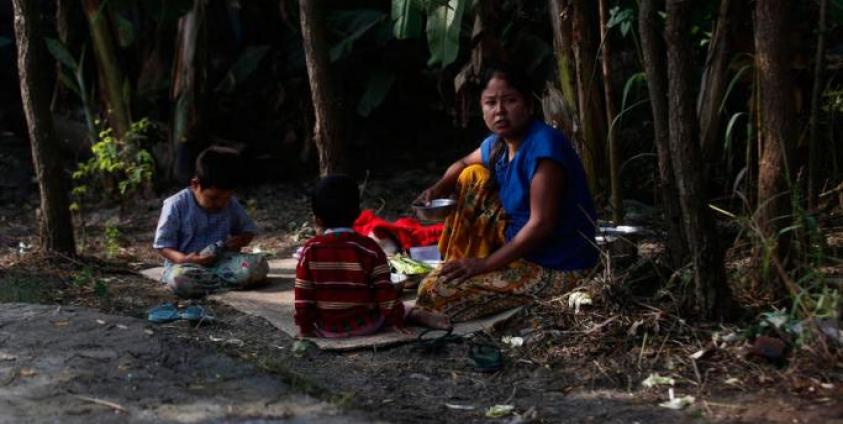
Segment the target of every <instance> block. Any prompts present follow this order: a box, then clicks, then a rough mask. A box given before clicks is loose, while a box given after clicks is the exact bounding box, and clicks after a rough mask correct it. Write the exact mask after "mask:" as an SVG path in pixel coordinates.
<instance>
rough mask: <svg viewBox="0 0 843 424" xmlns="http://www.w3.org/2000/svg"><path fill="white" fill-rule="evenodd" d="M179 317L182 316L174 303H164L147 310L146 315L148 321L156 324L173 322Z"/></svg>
mask: <svg viewBox="0 0 843 424" xmlns="http://www.w3.org/2000/svg"><path fill="white" fill-rule="evenodd" d="M179 318H181V316H180V315H179V310H178V309H176V305H173V304H172V303H162V304H160V305H158V306H156V307H154V308H152V309H150V310H149V311H147V316H146V319H147V321H149V322H154V323H156V324H161V323H165V322H172V321H175V320H177V319H179Z"/></svg>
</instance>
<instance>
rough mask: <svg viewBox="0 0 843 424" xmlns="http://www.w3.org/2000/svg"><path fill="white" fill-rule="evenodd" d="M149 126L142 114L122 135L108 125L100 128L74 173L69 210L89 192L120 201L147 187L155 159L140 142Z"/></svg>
mask: <svg viewBox="0 0 843 424" xmlns="http://www.w3.org/2000/svg"><path fill="white" fill-rule="evenodd" d="M152 130H153V125H152V124H151V122H150V121H149V119H147V118H143V119H141V120H140V121H137V122H133V123H132V125H131V126H130V128H129V131H128V132H126V134H125V135H124V136H123V137H121V138H118V137H117V136H116V135H115V134H114V131H113V130H112V129H111V128H106V129H105V130H103V131H101V132H100V134H99V141H97V142H96V143H94V145H93V146H91V152H92V153H93V156H92V157H91V158H90V159H88V160H87V161H86V162H82V163H80V164H79V165H78V167H77V168H76V171H75V172H74V173H73V180H74V181H75V182H76V183H77V184H76V186H75V187H74V188H73V191H72V194H73V196H74V197H75V201H74V202H73V203H72V204H71V210H73V211H77V212H78V211H80V208H81V201H82V199H84V198H85V197H86V196H88V195H89V194H90V193H92V192H95V193H106V194H108V195H112V196H116V197H118V198H119V200H120V201H121V202H122V201H125V200H127V199H129V198H130V197H132V196H133V195H135V194H137V192H138V191H140V190H141V189H143V188H145V187H148V186H149V184H151V182H152V173H153V170H154V169H155V163H154V160H153V158H152V154H150V153H149V151H147V150H146V149H145V148H144V147H143V144H144V142H145V141H146V140H147V139H148V137H149V134H150V132H151V131H152Z"/></svg>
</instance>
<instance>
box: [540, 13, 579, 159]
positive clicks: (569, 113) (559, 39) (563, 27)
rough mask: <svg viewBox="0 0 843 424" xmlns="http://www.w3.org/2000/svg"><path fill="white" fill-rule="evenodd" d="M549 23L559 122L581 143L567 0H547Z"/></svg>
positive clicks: (567, 132)
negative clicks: (560, 105)
mask: <svg viewBox="0 0 843 424" xmlns="http://www.w3.org/2000/svg"><path fill="white" fill-rule="evenodd" d="M547 9H548V12H549V13H550V24H551V25H552V26H553V51H554V53H555V55H556V67H557V68H556V69H557V72H558V73H559V89H560V90H561V92H562V99H563V106H564V111H563V112H562V113H563V115H564V116H562V117H560V119H559V120H560V121H561V122H560V124H561V125H563V127H564V128H562V129H563V130H564V131H565V132H566V134H568V135H569V136H570V137H571V138H572V139H575V140H579V141H580V143H582V141H581V140H582V134H580V130H581V128H582V127H581V126H580V124H579V120H578V110H577V90H576V87H575V86H574V78H576V70H575V69H574V67H573V64H574V51H573V49H572V45H573V41H572V38H573V34H572V31H573V29H572V27H571V13H570V12H571V6H570V2H569V1H568V0H548V2H547Z"/></svg>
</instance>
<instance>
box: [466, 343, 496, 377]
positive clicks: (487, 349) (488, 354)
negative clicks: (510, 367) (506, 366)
mask: <svg viewBox="0 0 843 424" xmlns="http://www.w3.org/2000/svg"><path fill="white" fill-rule="evenodd" d="M468 357H469V358H471V360H473V361H474V368H475V369H477V370H478V371H480V372H495V371H498V370H500V369H501V368H502V367H503V355H502V354H501V350H500V349H498V347H497V346H495V345H492V344H486V343H472V344H471V348H470V349H469V351H468Z"/></svg>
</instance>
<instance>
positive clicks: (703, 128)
mask: <svg viewBox="0 0 843 424" xmlns="http://www.w3.org/2000/svg"><path fill="white" fill-rule="evenodd" d="M735 3H736V2H735V1H734V0H721V2H720V9H719V13H718V15H717V20H716V21H715V26H714V31H713V32H712V36H711V42H710V44H709V46H708V55H707V58H706V63H705V69H704V71H703V77H702V84H701V85H700V94H699V99H698V110H699V119H700V137H701V143H702V152H703V161H704V163H705V164H706V165H711V164H714V163H716V162H717V159H718V156H719V155H720V149H719V148H720V146H721V143H720V137H719V136H720V118H721V116H720V103H721V102H722V101H723V95H724V94H725V90H726V76H727V71H728V67H729V59H730V57H731V56H732V46H731V32H732V28H733V26H734V25H733V23H732V22H731V19H735V18H736V16H734V9H735V7H734V5H735Z"/></svg>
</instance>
